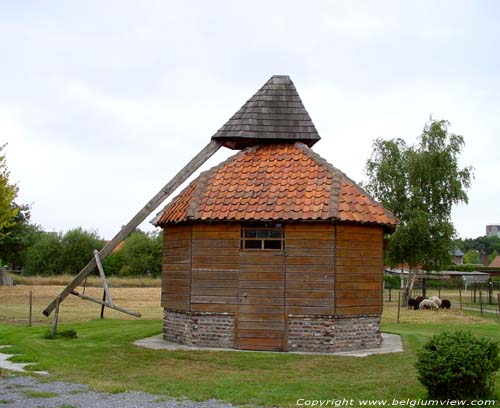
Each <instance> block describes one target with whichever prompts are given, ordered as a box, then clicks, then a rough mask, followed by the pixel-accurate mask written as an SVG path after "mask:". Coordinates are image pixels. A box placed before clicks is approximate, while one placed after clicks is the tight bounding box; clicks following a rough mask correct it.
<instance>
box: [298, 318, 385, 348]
mask: <svg viewBox="0 0 500 408" xmlns="http://www.w3.org/2000/svg"><path fill="white" fill-rule="evenodd" d="M381 344H382V336H381V334H380V315H364V316H350V317H349V316H342V317H338V316H337V317H335V316H321V317H318V316H314V317H311V316H289V318H288V349H289V350H290V351H310V352H325V353H331V352H336V351H349V350H362V349H369V348H377V347H380V346H381Z"/></svg>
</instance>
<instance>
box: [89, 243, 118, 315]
mask: <svg viewBox="0 0 500 408" xmlns="http://www.w3.org/2000/svg"><path fill="white" fill-rule="evenodd" d="M94 258H95V262H96V264H97V269H98V270H99V275H101V281H102V287H103V288H104V294H105V296H106V297H105V298H104V299H103V300H105V299H106V298H107V299H108V303H109V304H110V305H111V306H114V305H113V298H112V297H111V292H110V291H109V286H108V282H107V281H106V275H104V268H103V266H102V262H101V258H100V257H99V251H97V250H96V249H94Z"/></svg>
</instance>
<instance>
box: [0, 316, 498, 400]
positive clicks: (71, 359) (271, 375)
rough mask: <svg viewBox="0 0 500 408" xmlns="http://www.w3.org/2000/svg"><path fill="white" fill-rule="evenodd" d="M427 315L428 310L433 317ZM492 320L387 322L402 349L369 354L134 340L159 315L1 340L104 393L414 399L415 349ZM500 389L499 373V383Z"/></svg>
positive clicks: (5, 333) (1, 331) (55, 374)
mask: <svg viewBox="0 0 500 408" xmlns="http://www.w3.org/2000/svg"><path fill="white" fill-rule="evenodd" d="M430 313H431V312H429V314H430ZM499 328H500V326H499V325H498V324H496V323H493V322H485V321H484V320H483V321H479V320H478V321H477V322H476V323H475V324H471V323H470V321H466V322H465V323H464V322H459V321H458V320H457V321H455V322H452V323H449V322H434V323H399V324H397V323H385V324H384V325H383V329H384V331H387V332H392V333H396V334H401V335H402V337H403V340H404V345H405V351H404V352H403V353H394V354H386V355H373V356H369V357H366V358H356V357H339V356H324V355H321V356H320V355H298V354H286V353H265V352H263V353H254V352H231V351H165V350H149V349H143V348H140V347H136V346H134V345H132V344H131V343H132V341H134V340H136V339H139V338H144V337H148V336H151V335H153V334H156V333H159V332H160V331H161V321H159V320H134V321H127V320H94V321H90V322H86V323H74V324H63V325H61V328H60V329H61V330H69V329H73V330H76V332H77V333H78V337H77V338H74V339H56V340H45V339H44V338H43V335H44V333H45V330H46V328H45V327H33V328H28V327H21V326H14V325H5V324H3V325H0V343H3V344H11V345H15V346H14V347H13V349H9V353H10V352H16V353H21V356H20V357H18V360H23V361H31V362H36V363H37V365H36V366H34V367H33V368H32V369H33V370H35V369H36V370H47V371H49V372H50V373H51V374H52V377H51V380H53V379H62V380H65V381H70V382H79V383H85V384H89V385H90V387H91V388H92V389H96V390H101V391H107V392H124V391H127V390H142V391H145V392H149V393H153V394H159V395H168V396H170V397H176V398H188V399H191V400H196V401H202V400H207V399H210V398H216V399H220V400H223V401H228V402H232V403H234V404H239V405H248V404H257V405H262V406H295V404H296V400H297V399H298V398H306V399H343V398H346V399H351V398H352V399H354V400H358V399H387V400H392V399H393V398H397V399H406V398H410V399H418V398H425V390H424V388H423V387H422V386H421V384H420V383H419V382H418V381H417V378H416V370H415V368H414V364H415V359H416V357H415V350H416V349H417V348H418V347H420V346H421V345H422V344H423V343H424V342H425V341H426V340H427V339H428V338H429V337H430V336H431V335H433V334H434V333H437V332H441V331H444V330H455V329H470V330H471V331H472V332H473V333H474V334H476V335H480V336H486V337H489V338H493V339H495V340H500V330H499ZM496 385H497V389H498V388H500V377H497V381H496Z"/></svg>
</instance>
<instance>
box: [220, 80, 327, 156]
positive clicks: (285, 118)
mask: <svg viewBox="0 0 500 408" xmlns="http://www.w3.org/2000/svg"><path fill="white" fill-rule="evenodd" d="M212 139H214V140H218V141H220V142H222V144H223V145H224V146H226V147H229V148H230V149H244V148H245V147H249V146H255V145H257V144H261V143H266V142H269V141H272V142H273V143H276V142H286V141H289V142H294V141H297V142H303V143H304V144H306V145H307V146H309V147H311V146H312V145H314V143H316V142H317V141H318V140H320V136H319V134H318V132H317V130H316V128H315V126H314V124H313V122H312V120H311V118H310V117H309V114H308V113H307V111H306V108H305V107H304V105H303V104H302V100H301V99H300V96H299V94H298V92H297V90H296V89H295V86H294V84H293V82H292V80H291V79H290V77H289V76H287V75H275V76H273V77H272V78H271V79H269V81H267V82H266V83H265V84H264V86H263V87H262V88H260V89H259V90H258V91H257V93H256V94H255V95H254V96H252V97H251V98H250V99H249V100H248V101H247V102H246V103H245V104H244V105H243V106H242V107H241V109H240V110H239V111H238V112H236V113H235V114H234V115H233V117H232V118H231V119H229V120H228V121H227V123H226V124H225V125H224V126H222V127H221V128H220V129H219V130H218V131H217V133H216V134H215V135H213V136H212Z"/></svg>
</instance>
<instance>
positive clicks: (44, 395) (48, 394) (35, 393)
mask: <svg viewBox="0 0 500 408" xmlns="http://www.w3.org/2000/svg"><path fill="white" fill-rule="evenodd" d="M24 394H25V395H26V396H27V397H29V398H55V397H58V396H59V394H56V393H55V392H46V391H25V392H24Z"/></svg>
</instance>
